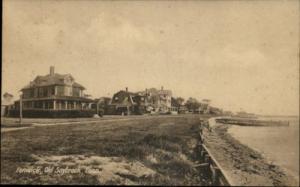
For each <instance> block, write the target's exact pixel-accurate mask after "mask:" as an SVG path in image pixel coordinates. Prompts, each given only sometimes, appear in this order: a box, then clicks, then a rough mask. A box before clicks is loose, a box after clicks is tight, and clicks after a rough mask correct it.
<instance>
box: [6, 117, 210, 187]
mask: <svg viewBox="0 0 300 187" xmlns="http://www.w3.org/2000/svg"><path fill="white" fill-rule="evenodd" d="M198 131H199V116H198V115H187V116H170V117H163V118H161V117H155V116H150V117H144V118H142V117H140V118H133V119H131V120H127V121H111V120H110V121H105V120H103V121H99V122H97V123H93V124H72V125H55V126H43V127H34V128H28V129H23V130H19V131H12V132H5V133H1V183H2V184H142V185H205V184H206V180H205V178H204V177H203V176H202V175H201V173H199V172H198V171H197V170H196V169H195V168H194V167H193V165H194V164H195V163H196V162H197V153H196V152H195V146H196V144H197V133H198ZM28 168H29V169H28ZM49 168H50V169H49ZM26 169H27V170H26Z"/></svg>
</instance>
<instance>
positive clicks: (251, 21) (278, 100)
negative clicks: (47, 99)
mask: <svg viewBox="0 0 300 187" xmlns="http://www.w3.org/2000/svg"><path fill="white" fill-rule="evenodd" d="M2 34H3V43H2V45H3V47H2V52H3V53H2V54H3V55H2V84H1V85H2V94H3V93H5V92H9V93H12V94H13V95H14V96H15V97H18V95H19V93H18V91H19V90H20V89H21V88H22V87H24V86H25V85H27V84H28V83H29V82H30V81H32V80H33V79H34V78H35V77H36V76H37V75H46V74H48V73H49V67H50V66H55V72H56V73H61V74H67V73H70V74H72V76H73V77H74V78H75V80H76V82H78V83H80V84H82V85H84V86H85V87H86V89H87V90H86V93H88V94H91V95H92V96H93V97H94V98H97V97H101V96H112V95H113V94H114V93H115V92H117V91H119V90H120V89H125V87H128V89H129V91H140V90H144V89H145V88H151V87H156V88H161V86H164V89H170V90H172V92H173V95H174V96H175V97H178V96H181V97H184V98H186V99H187V98H188V97H195V98H197V99H199V100H201V99H211V100H212V105H214V106H217V107H221V108H223V109H224V110H232V111H239V110H240V109H243V110H246V111H247V112H254V113H259V114H276V115H279V114H280V115H298V114H299V1H296V0H295V1H292V0H290V1H289V0H287V1H284V0H282V1H93V0H91V1H87V0H77V1H75V0H74V1H73V0H63V1H57V0H26V1H21V0H4V4H3V32H2Z"/></svg>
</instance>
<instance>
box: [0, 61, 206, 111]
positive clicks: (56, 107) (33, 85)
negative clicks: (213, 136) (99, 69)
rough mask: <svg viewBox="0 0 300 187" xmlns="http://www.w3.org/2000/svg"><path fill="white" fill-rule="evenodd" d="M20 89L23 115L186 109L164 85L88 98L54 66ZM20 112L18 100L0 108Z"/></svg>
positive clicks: (83, 91)
mask: <svg viewBox="0 0 300 187" xmlns="http://www.w3.org/2000/svg"><path fill="white" fill-rule="evenodd" d="M21 92H22V97H21V102H22V111H23V116H24V117H91V116H93V115H94V114H100V115H102V114H103V113H104V114H118V115H122V114H123V115H131V114H145V113H163V114H167V113H173V112H174V113H177V112H181V113H184V112H186V111H187V108H186V107H185V106H184V105H182V104H179V103H177V102H176V100H175V99H174V98H173V97H172V91H171V90H166V89H164V88H163V87H161V88H160V89H156V88H149V89H145V90H143V91H139V92H130V91H129V90H128V88H127V87H126V88H125V90H120V91H119V92H117V93H115V94H114V95H113V96H112V98H109V97H102V98H99V99H91V98H89V96H88V95H87V94H85V87H84V86H82V85H81V84H79V83H77V82H76V81H75V79H74V77H73V76H72V75H71V74H58V73H55V69H54V67H53V66H51V67H50V72H49V74H47V75H44V76H37V77H36V78H35V79H34V80H33V81H31V82H30V83H29V84H28V85H26V86H25V87H23V88H22V89H21ZM206 106H207V107H206V108H208V105H206ZM202 108H203V107H202ZM19 113H20V100H17V101H15V102H14V104H13V105H9V107H6V109H4V112H3V114H2V109H1V115H7V116H18V115H19Z"/></svg>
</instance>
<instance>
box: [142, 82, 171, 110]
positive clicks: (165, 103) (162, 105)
mask: <svg viewBox="0 0 300 187" xmlns="http://www.w3.org/2000/svg"><path fill="white" fill-rule="evenodd" d="M139 95H143V96H145V98H146V99H147V107H149V108H150V107H151V108H152V111H153V112H160V113H167V112H170V111H171V108H172V91H171V90H165V89H164V88H163V87H161V89H160V90H158V89H156V88H150V89H146V90H145V91H142V92H139Z"/></svg>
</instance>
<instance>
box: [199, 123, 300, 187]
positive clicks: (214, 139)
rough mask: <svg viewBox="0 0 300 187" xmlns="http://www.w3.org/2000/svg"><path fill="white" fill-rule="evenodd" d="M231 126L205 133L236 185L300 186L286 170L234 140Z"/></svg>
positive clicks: (208, 142) (215, 154)
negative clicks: (228, 131) (230, 130)
mask: <svg viewBox="0 0 300 187" xmlns="http://www.w3.org/2000/svg"><path fill="white" fill-rule="evenodd" d="M229 127H230V125H223V124H212V131H211V132H209V131H208V130H205V131H204V135H205V137H204V138H205V144H206V145H207V147H208V148H209V149H210V151H211V152H212V153H213V154H214V156H215V158H216V159H217V160H218V161H219V163H220V164H221V165H222V167H223V169H225V170H226V173H227V175H228V176H229V177H230V179H231V181H233V182H234V185H246V186H298V185H299V184H297V182H296V181H295V180H294V179H293V178H292V177H291V176H287V174H286V173H284V171H283V170H282V169H281V168H280V167H278V166H276V165H274V164H272V163H269V162H268V161H267V160H266V159H264V158H263V157H262V155H261V154H260V153H258V152H256V151H254V150H252V149H250V148H249V147H247V146H245V145H243V144H241V143H240V142H239V141H238V140H236V139H234V138H233V137H232V136H231V135H230V134H229V133H227V129H228V128H229Z"/></svg>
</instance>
